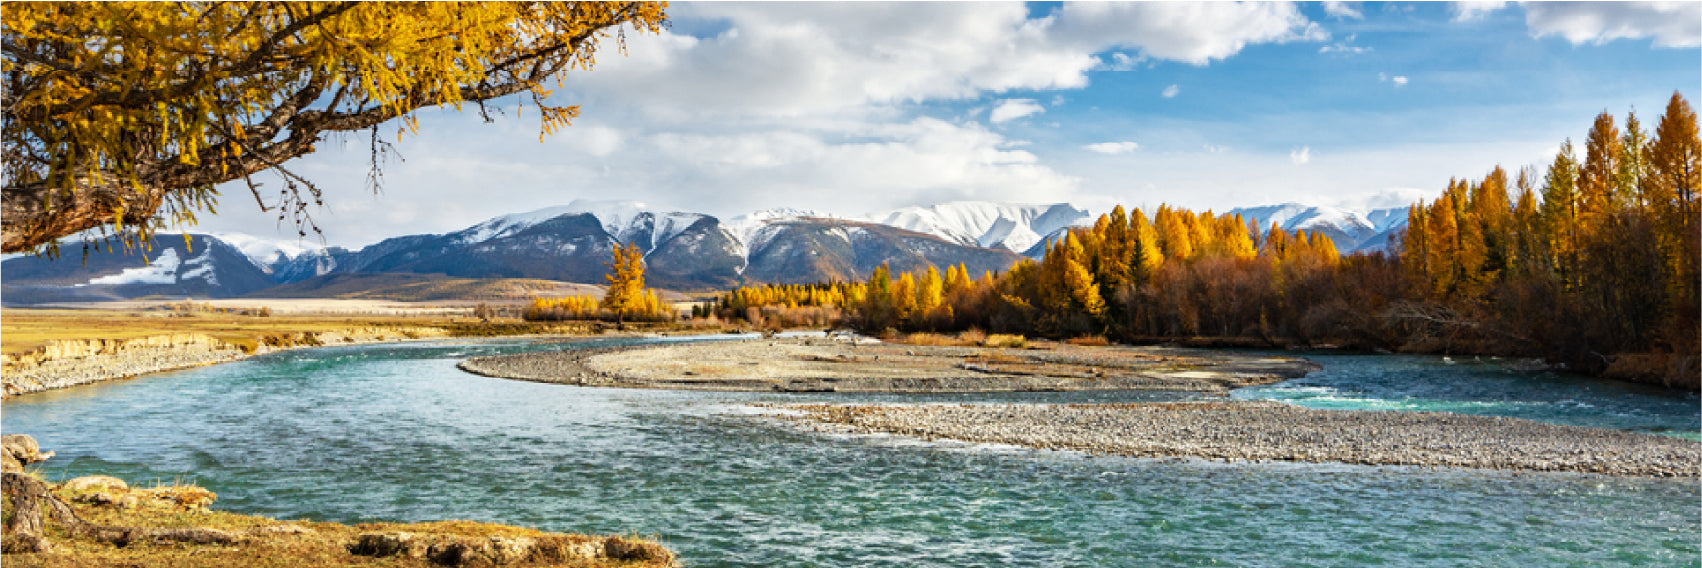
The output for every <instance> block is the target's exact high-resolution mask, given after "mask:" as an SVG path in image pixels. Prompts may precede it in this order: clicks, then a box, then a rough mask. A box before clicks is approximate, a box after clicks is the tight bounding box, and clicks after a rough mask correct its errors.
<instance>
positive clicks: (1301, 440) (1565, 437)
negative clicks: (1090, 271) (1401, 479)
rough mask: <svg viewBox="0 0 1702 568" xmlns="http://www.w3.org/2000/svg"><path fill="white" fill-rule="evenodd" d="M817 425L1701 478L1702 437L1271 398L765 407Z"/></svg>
mask: <svg viewBox="0 0 1702 568" xmlns="http://www.w3.org/2000/svg"><path fill="white" fill-rule="evenodd" d="M763 406H767V407H769V408H777V409H783V410H787V411H791V412H789V413H787V414H784V416H787V417H788V418H789V419H791V420H795V421H798V422H800V423H803V424H806V425H808V426H809V427H812V428H818V429H823V430H829V431H841V432H843V431H850V432H855V433H883V434H896V435H900V436H907V437H914V438H924V439H939V438H944V439H952V440H962V441H968V442H981V443H996V444H1010V445H1016V446H1023V447H1028V448H1038V449H1050V450H1075V451H1082V452H1088V453H1093V454H1111V455H1122V456H1132V457H1151V458H1170V457H1192V458H1206V459H1218V460H1228V461H1250V460H1258V461H1295V462H1317V463H1325V462H1336V463H1347V464H1361V465H1389V466H1420V467H1463V468H1481V469H1499V470H1519V471H1550V472H1581V473H1599V474H1608V475H1630V476H1653V477H1692V478H1693V477H1698V476H1699V475H1702V442H1696V441H1692V440H1685V439H1681V438H1673V437H1667V436H1656V435H1651V434H1641V433H1633V432H1624V431H1619V430H1607V429H1601V428H1585V427H1579V426H1563V425H1556V424H1548V423H1543V422H1535V421H1530V420H1522V419H1517V418H1504V417H1493V416H1474V415H1463V414H1451V413H1442V412H1387V411H1349V410H1313V409H1307V408H1301V407H1297V406H1291V405H1287V404H1282V403H1276V402H1265V401H1221V402H1219V401H1212V402H1174V403H1137V404H1100V405H1035V404H991V405H880V406H873V405H863V406H846V405H763Z"/></svg>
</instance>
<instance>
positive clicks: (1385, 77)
mask: <svg viewBox="0 0 1702 568" xmlns="http://www.w3.org/2000/svg"><path fill="white" fill-rule="evenodd" d="M1377 80H1378V81H1382V82H1384V83H1394V84H1395V86H1396V87H1405V86H1406V84H1407V81H1408V79H1407V76H1406V75H1395V76H1393V77H1391V76H1389V74H1388V73H1378V74H1377Z"/></svg>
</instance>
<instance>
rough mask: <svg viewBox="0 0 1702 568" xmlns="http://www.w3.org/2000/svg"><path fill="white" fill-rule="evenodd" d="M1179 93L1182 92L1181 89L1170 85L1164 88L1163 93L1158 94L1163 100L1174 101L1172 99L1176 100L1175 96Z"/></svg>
mask: <svg viewBox="0 0 1702 568" xmlns="http://www.w3.org/2000/svg"><path fill="white" fill-rule="evenodd" d="M1181 92H1182V87H1180V86H1178V85H1171V86H1168V87H1165V88H1164V92H1162V93H1159V94H1161V95H1164V98H1167V99H1174V98H1176V95H1177V94H1180V93H1181Z"/></svg>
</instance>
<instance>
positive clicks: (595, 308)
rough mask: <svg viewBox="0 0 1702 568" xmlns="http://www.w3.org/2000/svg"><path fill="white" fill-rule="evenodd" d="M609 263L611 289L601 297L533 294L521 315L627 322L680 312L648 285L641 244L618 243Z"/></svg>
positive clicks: (671, 316) (667, 317) (669, 317)
mask: <svg viewBox="0 0 1702 568" xmlns="http://www.w3.org/2000/svg"><path fill="white" fill-rule="evenodd" d="M611 256H612V258H611V259H610V261H609V262H608V263H607V264H606V265H605V266H608V267H609V274H608V275H607V276H604V278H605V279H607V280H608V281H609V289H608V291H607V292H605V293H604V294H603V297H602V298H601V299H599V298H596V297H592V296H588V295H580V296H567V297H564V298H533V299H532V305H531V306H529V307H527V308H526V312H525V313H524V314H522V315H521V317H522V318H523V319H525V320H526V321H564V320H601V321H612V322H616V323H621V324H624V323H626V322H629V321H650V322H660V321H673V320H674V319H675V318H676V317H677V316H678V314H677V313H676V312H675V311H674V308H673V306H671V305H668V304H666V303H664V302H663V301H662V297H661V296H660V295H657V294H656V291H655V290H651V289H648V288H645V287H644V251H643V250H642V249H639V248H638V245H636V244H634V245H626V246H621V245H620V244H619V243H616V244H615V245H614V250H613V253H612V255H611Z"/></svg>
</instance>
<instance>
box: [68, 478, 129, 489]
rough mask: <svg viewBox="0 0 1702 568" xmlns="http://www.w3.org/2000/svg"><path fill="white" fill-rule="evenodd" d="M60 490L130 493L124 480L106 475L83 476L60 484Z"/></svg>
mask: <svg viewBox="0 0 1702 568" xmlns="http://www.w3.org/2000/svg"><path fill="white" fill-rule="evenodd" d="M59 487H60V489H64V490H67V491H111V492H116V493H125V492H128V491H130V484H128V483H125V482H124V480H122V479H119V478H116V477H111V476H107V475H85V476H83V477H79V478H76V479H73V480H70V481H67V482H65V483H64V484H61V485H60V486H59Z"/></svg>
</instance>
